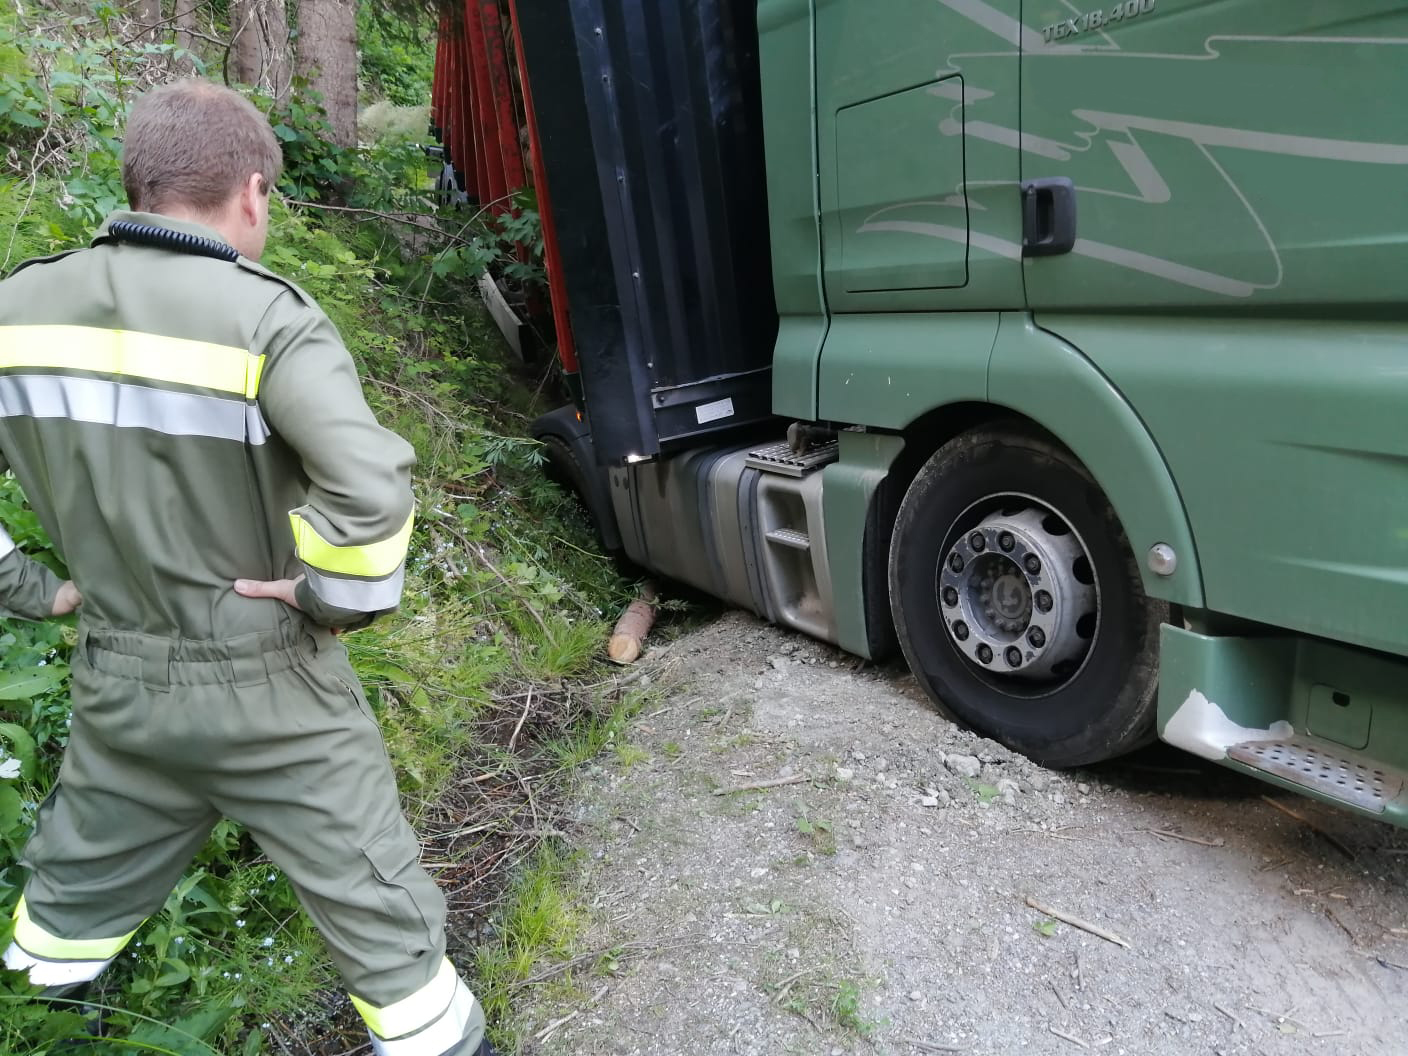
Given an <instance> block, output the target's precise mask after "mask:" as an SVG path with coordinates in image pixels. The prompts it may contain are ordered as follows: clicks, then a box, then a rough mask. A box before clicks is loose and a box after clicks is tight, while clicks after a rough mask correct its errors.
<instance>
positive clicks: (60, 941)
mask: <svg viewBox="0 0 1408 1056" xmlns="http://www.w3.org/2000/svg"><path fill="white" fill-rule="evenodd" d="M136 933H137V932H136V929H133V930H132V931H130V932H128V933H127V934H126V935H119V936H116V937H114V938H109V939H65V938H60V937H59V936H58V935H55V934H54V933H53V932H51V931H49V930H47V929H46V928H43V927H41V926H40V925H39V924H37V923H35V921H34V918H33V917H31V916H30V914H29V907H28V905H26V903H25V900H24V898H23V896H21V898H20V904H19V905H18V906H16V907H15V935H14V941H13V942H11V943H10V947H9V949H7V950H6V951H5V967H6V968H9V969H10V970H11V971H16V972H27V973H28V974H29V981H30V983H31V984H33V985H35V986H43V987H62V986H72V985H74V984H76V983H87V982H92V981H93V980H94V979H96V978H98V976H99V975H101V974H102V973H103V970H104V969H105V968H107V966H108V965H110V964H111V963H112V960H113V958H114V957H116V956H117V955H118V953H119V952H121V950H122V947H124V946H126V945H127V943H128V942H130V941H131V939H132V936H133V935H135V934H136Z"/></svg>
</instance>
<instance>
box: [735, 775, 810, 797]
mask: <svg viewBox="0 0 1408 1056" xmlns="http://www.w3.org/2000/svg"><path fill="white" fill-rule="evenodd" d="M807 780H809V778H808V777H807V775H806V774H793V775H792V776H791V777H775V778H773V779H772V780H771V781H754V782H753V783H752V784H748V785H731V786H729V787H728V788H716V789H714V795H716V796H731V795H733V794H734V793H735V792H760V791H762V790H763V789H766V788H781V787H782V786H783V785H800V784H801V783H802V782H803V781H807Z"/></svg>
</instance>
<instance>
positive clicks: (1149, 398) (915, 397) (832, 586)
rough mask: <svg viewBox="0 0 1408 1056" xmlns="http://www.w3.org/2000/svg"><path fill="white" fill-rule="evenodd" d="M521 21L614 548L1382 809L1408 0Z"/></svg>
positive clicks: (1406, 402)
mask: <svg viewBox="0 0 1408 1056" xmlns="http://www.w3.org/2000/svg"><path fill="white" fill-rule="evenodd" d="M666 8H668V10H666ZM519 21H520V23H521V25H520V26H519V27H518V28H520V29H521V31H522V38H523V48H524V58H525V68H526V70H527V73H528V79H529V80H530V81H531V84H532V89H533V94H534V97H535V101H536V109H537V112H538V120H539V123H540V125H541V126H542V150H541V158H542V161H543V168H544V173H540V177H539V178H540V180H542V179H545V180H546V182H547V183H548V184H550V185H551V190H552V200H553V203H554V207H553V215H552V216H550V217H548V218H547V219H548V220H549V222H550V223H551V224H552V225H553V226H554V227H555V228H556V232H557V235H558V236H559V237H560V238H561V240H562V243H563V247H564V251H563V263H562V265H561V267H560V269H559V274H558V275H557V276H556V279H557V285H556V289H555V294H556V295H557V296H561V297H565V298H566V299H567V300H568V301H569V302H570V312H569V313H568V314H570V317H571V320H572V326H573V330H574V339H575V343H576V347H577V352H578V355H579V356H580V383H581V387H582V391H583V400H582V402H581V405H580V407H579V408H578V410H580V411H581V413H580V414H577V413H563V414H558V415H553V416H549V417H547V418H545V419H544V420H543V421H541V422H540V423H538V426H537V427H536V431H537V433H538V435H539V436H540V437H541V438H542V439H544V441H545V442H546V443H547V444H548V449H549V452H550V453H551V454H552V455H553V456H554V459H555V460H556V461H557V463H558V464H559V466H561V467H563V468H564V469H565V470H566V471H567V472H568V475H569V476H570V477H571V479H573V481H574V482H575V483H576V485H577V486H578V487H579V489H580V490H581V491H582V492H583V494H584V496H585V497H586V498H587V501H588V505H589V507H590V508H591V509H592V512H593V514H594V516H595V517H596V519H597V521H598V524H599V526H600V528H601V530H602V534H603V538H604V539H606V540H607V542H608V543H610V544H613V545H617V546H619V548H620V549H621V550H622V551H623V552H624V554H625V555H626V556H627V557H628V558H629V559H630V560H632V561H634V562H635V563H637V564H638V565H640V566H642V567H644V568H647V569H650V570H652V571H654V572H656V573H658V574H661V575H665V576H669V577H672V578H675V579H678V580H681V581H683V582H686V583H689V584H691V585H693V586H695V587H698V588H700V589H703V590H706V591H709V592H711V593H713V594H715V595H717V596H719V597H721V598H724V599H726V600H728V601H730V602H732V603H734V604H736V605H739V606H742V607H745V608H748V609H751V610H753V611H755V612H757V613H758V614H760V615H762V616H763V617H765V618H768V619H770V620H773V621H776V622H778V623H780V624H783V625H786V626H790V627H793V628H795V629H797V630H800V631H803V632H805V633H808V634H811V635H814V636H815V637H818V638H821V639H824V640H826V641H830V642H833V643H835V644H837V645H839V646H840V647H842V648H844V649H847V650H850V651H851V652H854V653H856V654H859V655H861V656H868V657H876V658H878V657H880V656H883V655H884V654H885V653H886V652H887V651H888V650H890V649H892V648H893V647H894V646H895V645H896V644H897V645H898V647H899V648H900V649H901V650H902V651H903V653H904V656H905V658H906V659H907V660H908V662H909V664H910V666H911V668H912V670H913V671H914V674H915V675H916V677H917V678H918V680H919V682H920V683H921V684H922V685H923V686H924V687H925V689H926V690H927V691H928V692H929V693H930V694H931V696H932V697H933V698H934V699H935V700H936V701H937V702H938V703H939V704H940V705H941V706H942V707H943V708H944V709H945V710H946V711H947V712H949V713H950V714H952V715H953V716H954V717H956V718H957V719H959V720H961V721H962V722H964V723H966V724H967V725H969V726H971V727H972V728H974V729H976V730H978V731H980V732H982V733H984V734H986V735H988V736H991V737H993V738H994V739H996V740H999V741H1001V742H1003V743H1005V744H1007V745H1009V746H1011V747H1013V748H1015V749H1017V750H1019V751H1022V752H1024V753H1026V754H1028V755H1030V756H1031V757H1032V758H1034V759H1036V760H1038V761H1039V762H1042V763H1045V764H1047V765H1051V766H1075V765H1081V764H1085V763H1090V762H1093V761H1096V760H1100V759H1105V758H1109V757H1111V756H1115V755H1118V754H1120V753H1123V752H1126V751H1129V750H1131V749H1133V748H1135V747H1138V746H1140V745H1142V744H1145V743H1147V742H1149V741H1150V740H1152V739H1153V738H1154V737H1155V736H1156V735H1157V736H1161V737H1162V738H1163V739H1164V740H1166V741H1168V742H1169V743H1171V744H1173V745H1176V746H1178V747H1180V748H1183V749H1186V750H1188V751H1190V752H1194V753H1196V754H1197V755H1199V756H1202V757H1203V758H1206V759H1209V760H1213V761H1216V762H1218V763H1221V764H1223V765H1226V766H1229V767H1232V768H1234V769H1238V770H1241V771H1243V772H1245V773H1248V774H1252V775H1254V776H1256V777H1259V778H1262V779H1264V780H1266V781H1268V782H1271V783H1273V784H1277V785H1280V786H1283V787H1286V788H1290V789H1293V790H1295V791H1298V792H1303V793H1305V794H1308V795H1312V796H1315V797H1317V798H1320V799H1322V800H1325V801H1327V802H1330V803H1334V804H1336V805H1339V806H1342V807H1345V808H1348V809H1352V810H1356V811H1359V812H1362V813H1365V814H1368V815H1370V816H1373V817H1378V818H1381V819H1383V820H1386V821H1390V822H1393V823H1397V824H1404V823H1405V822H1408V790H1405V778H1408V486H1405V485H1408V428H1405V424H1404V422H1405V415H1404V413H1403V408H1405V407H1408V318H1405V314H1406V313H1405V301H1406V300H1408V286H1405V282H1408V103H1405V101H1406V100H1408V9H1405V8H1404V7H1403V6H1401V5H1395V4H1391V3H1387V2H1379V0H1343V2H1341V3H1337V4H1334V5H1328V4H1324V3H1317V2H1313V0H1216V2H1209V0H1123V2H1119V3H1114V4H1110V5H1106V6H1103V7H1100V6H1081V5H1079V4H1074V3H1070V4H1068V3H1056V2H1054V0H1053V2H1049V3H1047V2H1037V3H1033V2H1030V0H1028V2H1019V0H883V2H875V0H756V3H755V2H752V0H682V2H681V3H680V4H678V5H661V8H660V9H659V10H648V11H647V10H640V9H639V8H638V7H637V5H622V4H620V3H610V2H608V0H570V2H568V0H561V2H559V0H552V2H546V3H543V4H541V5H533V11H532V12H530V11H529V9H528V7H527V5H521V7H520V13H519ZM564 86H565V87H564ZM750 136H751V137H752V138H749V137H750ZM750 144H751V145H752V146H753V147H754V148H755V149H752V150H750V149H749V145H750Z"/></svg>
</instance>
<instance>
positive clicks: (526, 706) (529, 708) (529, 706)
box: [508, 689, 533, 754]
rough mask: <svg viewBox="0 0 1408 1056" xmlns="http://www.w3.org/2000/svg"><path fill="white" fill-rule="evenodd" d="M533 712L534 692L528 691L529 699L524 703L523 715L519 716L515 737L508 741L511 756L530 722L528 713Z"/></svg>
mask: <svg viewBox="0 0 1408 1056" xmlns="http://www.w3.org/2000/svg"><path fill="white" fill-rule="evenodd" d="M532 710H533V690H532V689H529V690H528V699H527V700H526V701H524V702H523V714H522V715H520V716H518V725H517V726H515V727H514V728H513V736H512V737H510V738H509V739H508V750H509V754H512V753H513V746H514V745H515V744H517V743H518V735H519V734H520V733H522V732H523V724H524V723H525V722H526V721H528V712H530V711H532Z"/></svg>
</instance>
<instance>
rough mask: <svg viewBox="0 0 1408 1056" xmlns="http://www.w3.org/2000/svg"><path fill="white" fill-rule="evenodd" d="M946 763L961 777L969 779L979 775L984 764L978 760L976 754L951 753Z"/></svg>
mask: <svg viewBox="0 0 1408 1056" xmlns="http://www.w3.org/2000/svg"><path fill="white" fill-rule="evenodd" d="M944 765H945V766H947V767H948V768H949V770H951V771H952V772H953V773H955V774H957V775H958V776H959V777H966V778H969V779H972V778H975V777H977V776H978V775H979V774H980V773H982V772H983V764H982V763H980V762H979V761H978V757H977V756H975V755H950V756H949V757H948V758H947V759H945V760H944Z"/></svg>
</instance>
